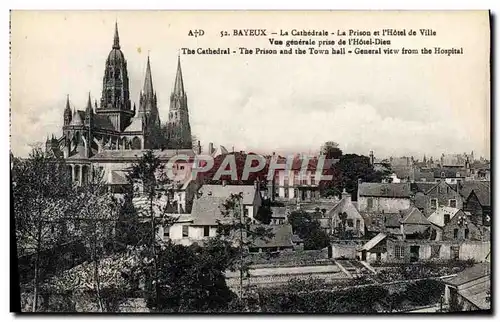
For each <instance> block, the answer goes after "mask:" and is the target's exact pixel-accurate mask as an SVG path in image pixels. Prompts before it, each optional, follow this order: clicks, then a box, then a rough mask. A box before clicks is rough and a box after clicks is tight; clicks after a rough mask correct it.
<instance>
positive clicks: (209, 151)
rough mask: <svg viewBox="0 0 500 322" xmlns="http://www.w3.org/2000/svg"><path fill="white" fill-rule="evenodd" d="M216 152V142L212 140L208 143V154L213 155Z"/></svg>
mask: <svg viewBox="0 0 500 322" xmlns="http://www.w3.org/2000/svg"><path fill="white" fill-rule="evenodd" d="M213 152H214V144H213V143H212V142H210V143H208V154H209V155H212V153H213Z"/></svg>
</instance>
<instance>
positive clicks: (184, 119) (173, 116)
mask: <svg viewBox="0 0 500 322" xmlns="http://www.w3.org/2000/svg"><path fill="white" fill-rule="evenodd" d="M168 140H169V145H170V148H174V149H191V148H192V142H191V126H190V125H189V112H188V106H187V96H186V92H185V91H184V81H183V79H182V70H181V58H180V56H179V57H178V60H177V74H176V75H175V84H174V90H173V91H172V94H171V95H170V111H169V115H168Z"/></svg>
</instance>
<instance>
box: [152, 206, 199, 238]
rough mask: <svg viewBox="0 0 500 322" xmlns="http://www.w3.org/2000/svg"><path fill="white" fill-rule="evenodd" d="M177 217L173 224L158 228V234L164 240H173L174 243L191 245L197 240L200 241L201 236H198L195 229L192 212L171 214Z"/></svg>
mask: <svg viewBox="0 0 500 322" xmlns="http://www.w3.org/2000/svg"><path fill="white" fill-rule="evenodd" d="M171 217H173V218H175V222H174V223H173V224H172V225H165V226H163V227H159V228H158V235H159V236H160V237H161V239H163V241H167V240H171V241H172V242H173V243H174V244H181V245H184V246H189V245H191V244H193V243H195V242H199V241H200V238H196V237H195V236H196V233H195V231H194V227H193V226H192V224H193V217H192V216H191V214H180V215H171Z"/></svg>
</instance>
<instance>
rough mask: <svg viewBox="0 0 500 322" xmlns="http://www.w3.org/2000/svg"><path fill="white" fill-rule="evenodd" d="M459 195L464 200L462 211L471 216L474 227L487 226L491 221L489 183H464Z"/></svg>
mask: <svg viewBox="0 0 500 322" xmlns="http://www.w3.org/2000/svg"><path fill="white" fill-rule="evenodd" d="M461 193H462V195H463V196H464V199H465V201H464V205H463V209H464V211H468V212H470V213H471V214H472V222H474V224H476V225H484V226H489V225H490V221H491V189H490V182H488V181H468V182H464V184H463V187H462V189H461Z"/></svg>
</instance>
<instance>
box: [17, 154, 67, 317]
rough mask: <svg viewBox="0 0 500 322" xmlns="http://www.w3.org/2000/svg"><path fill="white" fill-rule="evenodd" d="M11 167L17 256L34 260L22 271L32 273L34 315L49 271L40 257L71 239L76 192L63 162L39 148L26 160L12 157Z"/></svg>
mask: <svg viewBox="0 0 500 322" xmlns="http://www.w3.org/2000/svg"><path fill="white" fill-rule="evenodd" d="M11 167H12V168H11V187H12V197H13V209H14V217H15V226H16V231H15V236H16V245H17V254H18V257H22V256H27V257H32V258H34V263H33V265H32V266H31V265H30V264H28V265H29V266H28V267H23V266H20V267H19V270H20V271H27V270H32V271H33V274H32V276H33V283H32V288H33V292H32V296H33V301H32V311H34V312H35V311H37V309H38V298H39V283H40V281H41V280H43V279H44V278H45V274H46V272H47V271H48V267H45V266H44V265H43V263H46V261H43V259H42V258H41V254H42V252H43V251H45V250H48V249H51V248H55V247H57V246H59V245H62V244H64V243H67V242H68V241H71V238H72V237H71V236H70V235H69V234H67V230H66V220H67V218H68V217H69V216H68V215H69V214H70V213H71V211H72V207H73V206H74V203H73V202H72V201H73V196H74V193H75V189H74V187H73V185H72V183H71V179H70V177H69V174H68V169H67V167H66V165H65V163H64V160H63V159H60V158H54V157H52V156H50V155H49V154H47V153H44V152H43V151H42V150H41V149H40V148H34V149H33V150H32V152H31V153H30V155H29V157H28V158H27V159H25V160H20V159H16V158H13V160H12V164H11ZM23 263H26V262H22V261H21V262H20V265H23ZM49 269H50V268H49Z"/></svg>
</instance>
